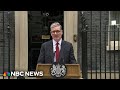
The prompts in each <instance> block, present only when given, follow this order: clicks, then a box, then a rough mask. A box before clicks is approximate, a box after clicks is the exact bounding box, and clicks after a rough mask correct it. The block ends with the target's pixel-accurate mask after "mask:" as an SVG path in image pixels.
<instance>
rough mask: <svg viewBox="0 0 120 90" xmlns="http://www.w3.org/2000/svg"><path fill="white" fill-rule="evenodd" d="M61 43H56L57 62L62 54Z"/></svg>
mask: <svg viewBox="0 0 120 90" xmlns="http://www.w3.org/2000/svg"><path fill="white" fill-rule="evenodd" d="M58 45H59V43H58V42H57V43H56V62H58V60H59V54H60V52H59V46H58Z"/></svg>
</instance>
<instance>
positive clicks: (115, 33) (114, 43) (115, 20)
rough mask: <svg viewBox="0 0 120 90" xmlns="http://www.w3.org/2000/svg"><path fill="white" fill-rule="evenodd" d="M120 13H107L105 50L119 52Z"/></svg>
mask: <svg viewBox="0 0 120 90" xmlns="http://www.w3.org/2000/svg"><path fill="white" fill-rule="evenodd" d="M118 46H120V11H109V25H108V46H107V50H120V48H118Z"/></svg>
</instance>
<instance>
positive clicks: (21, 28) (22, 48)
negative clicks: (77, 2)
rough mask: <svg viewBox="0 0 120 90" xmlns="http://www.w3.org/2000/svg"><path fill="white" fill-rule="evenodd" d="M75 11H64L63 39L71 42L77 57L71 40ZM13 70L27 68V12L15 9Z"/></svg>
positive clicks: (75, 24)
mask: <svg viewBox="0 0 120 90" xmlns="http://www.w3.org/2000/svg"><path fill="white" fill-rule="evenodd" d="M77 22H78V12H77V11H64V40H66V41H69V42H71V43H72V44H73V48H74V53H75V57H76V59H77V42H75V41H74V40H73V38H74V36H75V35H77V25H78V23H77ZM15 70H17V71H27V70H28V12H27V11H15Z"/></svg>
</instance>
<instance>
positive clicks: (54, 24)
mask: <svg viewBox="0 0 120 90" xmlns="http://www.w3.org/2000/svg"><path fill="white" fill-rule="evenodd" d="M57 26H60V29H61V30H62V26H61V25H60V23H59V22H54V23H52V24H51V26H50V29H52V28H54V27H57Z"/></svg>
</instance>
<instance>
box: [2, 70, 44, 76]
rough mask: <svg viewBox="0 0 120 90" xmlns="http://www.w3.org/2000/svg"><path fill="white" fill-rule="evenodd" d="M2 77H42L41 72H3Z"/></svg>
mask: <svg viewBox="0 0 120 90" xmlns="http://www.w3.org/2000/svg"><path fill="white" fill-rule="evenodd" d="M3 76H4V77H6V76H43V71H27V72H23V71H13V72H4V73H3Z"/></svg>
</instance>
